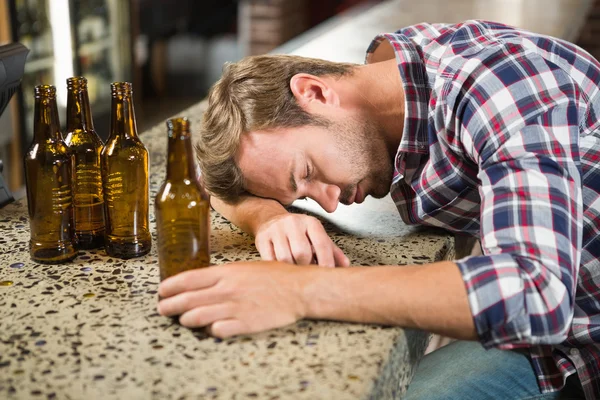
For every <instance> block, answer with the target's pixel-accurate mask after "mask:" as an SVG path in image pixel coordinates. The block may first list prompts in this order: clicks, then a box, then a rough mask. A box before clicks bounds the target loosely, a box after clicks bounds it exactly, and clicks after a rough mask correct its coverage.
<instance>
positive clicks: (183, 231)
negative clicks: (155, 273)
mask: <svg viewBox="0 0 600 400" xmlns="http://www.w3.org/2000/svg"><path fill="white" fill-rule="evenodd" d="M167 128H168V131H169V152H168V159H167V177H166V179H165V182H164V183H163V184H162V186H161V188H160V190H159V191H158V193H157V194H156V198H155V201H154V209H155V214H156V228H157V232H158V264H159V267H160V279H161V280H163V279H166V278H168V277H170V276H173V275H175V274H178V273H180V272H183V271H187V270H189V269H194V268H202V267H208V266H209V264H210V248H209V238H210V205H209V199H208V196H207V195H206V192H205V191H204V188H203V187H202V185H201V184H200V182H199V180H198V177H197V175H196V168H195V162H194V160H195V159H194V152H193V149H192V138H191V134H190V123H189V121H188V120H187V119H186V118H175V119H170V120H168V121H167Z"/></svg>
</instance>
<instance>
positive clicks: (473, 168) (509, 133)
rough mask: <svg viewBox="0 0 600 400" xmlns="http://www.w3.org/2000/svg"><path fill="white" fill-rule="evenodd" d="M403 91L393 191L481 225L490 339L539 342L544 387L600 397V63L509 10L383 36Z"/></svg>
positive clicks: (475, 228) (474, 299)
mask: <svg viewBox="0 0 600 400" xmlns="http://www.w3.org/2000/svg"><path fill="white" fill-rule="evenodd" d="M383 41H388V42H389V43H390V44H391V45H392V47H393V49H394V52H395V55H396V60H397V62H398V69H399V71H400V75H401V78H402V83H403V86H404V93H405V120H404V132H403V137H402V140H401V143H400V146H399V148H398V152H397V155H396V159H395V174H394V179H393V183H392V187H391V193H392V197H393V199H394V201H395V203H396V205H397V207H398V210H399V212H400V214H401V216H402V218H403V220H404V221H405V222H406V223H408V224H426V225H432V226H437V227H443V228H446V229H449V230H452V231H455V232H463V233H467V234H472V235H477V236H478V237H479V238H480V239H481V244H482V248H483V255H482V256H470V257H466V258H464V259H462V260H459V261H457V264H458V266H459V268H460V270H461V272H462V276H463V280H464V282H465V286H466V289H467V293H468V299H469V303H470V308H471V312H472V314H473V319H474V322H475V326H476V329H477V333H478V335H479V338H480V341H481V342H482V344H483V345H484V346H485V347H486V348H490V347H497V348H500V349H514V348H519V347H528V348H529V351H530V354H531V358H532V360H533V365H534V368H535V371H536V374H537V377H538V381H539V384H540V388H541V390H542V392H544V393H547V392H551V391H555V390H559V389H561V388H562V387H563V386H564V382H565V380H566V378H567V377H568V376H569V375H571V374H573V373H575V372H577V373H578V376H579V380H580V381H581V383H582V386H583V388H584V391H585V393H586V396H587V398H588V399H599V398H600V261H599V257H600V88H599V87H598V85H599V83H598V82H600V64H599V63H598V61H596V60H595V59H593V58H592V57H591V56H590V55H589V54H588V53H586V52H585V51H584V50H582V49H580V48H578V47H576V46H574V45H573V44H570V43H568V42H565V41H562V40H559V39H555V38H552V37H548V36H543V35H538V34H534V33H531V32H527V31H524V30H520V29H515V28H513V27H509V26H505V25H502V24H498V23H492V22H485V21H467V22H465V23H462V24H456V25H441V24H440V25H437V24H436V25H430V24H420V25H415V26H411V27H408V28H405V29H402V30H400V31H398V32H396V33H391V34H382V35H379V36H377V37H376V38H375V39H374V41H373V42H372V43H371V46H370V47H369V50H368V52H367V62H369V60H370V58H371V55H372V53H373V52H374V51H375V49H376V48H377V47H378V46H379V45H380V44H381V43H382V42H383Z"/></svg>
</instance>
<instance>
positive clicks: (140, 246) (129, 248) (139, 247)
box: [104, 236, 152, 259]
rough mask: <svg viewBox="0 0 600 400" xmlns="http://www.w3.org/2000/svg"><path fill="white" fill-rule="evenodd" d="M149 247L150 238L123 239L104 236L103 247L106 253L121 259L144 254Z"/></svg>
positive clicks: (150, 243)
mask: <svg viewBox="0 0 600 400" xmlns="http://www.w3.org/2000/svg"><path fill="white" fill-rule="evenodd" d="M151 247H152V240H151V239H146V240H140V239H133V240H131V239H129V240H125V239H123V238H111V237H110V236H108V237H107V238H106V243H105V245H104V248H105V249H106V254H108V255H109V256H111V257H117V258H122V259H128V258H136V257H142V256H145V255H146V254H148V253H149V252H150V248H151Z"/></svg>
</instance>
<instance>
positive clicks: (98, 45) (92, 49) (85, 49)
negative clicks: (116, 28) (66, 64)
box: [79, 37, 112, 57]
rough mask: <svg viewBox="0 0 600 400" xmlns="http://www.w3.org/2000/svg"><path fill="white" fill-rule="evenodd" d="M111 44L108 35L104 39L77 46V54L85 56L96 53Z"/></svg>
mask: <svg viewBox="0 0 600 400" xmlns="http://www.w3.org/2000/svg"><path fill="white" fill-rule="evenodd" d="M111 45H112V40H111V38H110V37H108V38H106V39H101V40H97V41H95V42H91V43H85V44H82V45H81V47H80V48H79V56H80V57H85V56H89V55H92V54H96V53H98V52H100V51H102V50H105V49H108V48H110V47H111Z"/></svg>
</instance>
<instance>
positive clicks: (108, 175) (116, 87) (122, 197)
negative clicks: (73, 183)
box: [101, 82, 152, 258]
mask: <svg viewBox="0 0 600 400" xmlns="http://www.w3.org/2000/svg"><path fill="white" fill-rule="evenodd" d="M111 92H112V109H111V122H110V136H109V137H108V140H107V141H106V144H105V145H104V148H103V149H102V154H101V163H102V183H103V189H104V210H105V217H106V228H105V229H106V234H105V243H104V245H105V248H106V253H107V254H109V255H110V256H113V257H119V258H133V257H139V256H143V255H144V254H147V253H148V252H149V251H150V247H151V244H152V242H151V238H150V221H149V215H148V207H149V205H148V150H146V147H145V146H144V145H143V143H142V142H141V140H140V139H139V137H138V135H137V127H136V123H135V113H134V110H133V98H132V88H131V83H129V82H114V83H112V84H111Z"/></svg>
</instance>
